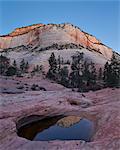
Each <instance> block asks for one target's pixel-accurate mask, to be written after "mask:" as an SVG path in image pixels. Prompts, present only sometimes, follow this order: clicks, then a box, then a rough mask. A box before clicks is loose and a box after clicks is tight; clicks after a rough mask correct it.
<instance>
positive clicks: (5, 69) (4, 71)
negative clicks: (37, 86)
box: [0, 55, 45, 77]
mask: <svg viewBox="0 0 120 150" xmlns="http://www.w3.org/2000/svg"><path fill="white" fill-rule="evenodd" d="M29 68H30V66H29V63H28V61H25V60H24V59H22V60H21V61H20V63H19V65H18V64H17V63H16V60H14V61H13V63H11V61H10V59H9V58H7V57H5V56H3V55H1V56H0V75H4V76H14V75H16V76H19V77H22V75H24V74H27V73H31V75H32V76H34V75H35V74H36V73H42V74H45V73H44V69H43V66H42V65H40V66H39V65H36V66H34V68H33V70H32V71H31V72H29Z"/></svg>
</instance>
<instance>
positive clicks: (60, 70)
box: [46, 52, 120, 91]
mask: <svg viewBox="0 0 120 150" xmlns="http://www.w3.org/2000/svg"><path fill="white" fill-rule="evenodd" d="M48 61H49V66H50V68H49V70H48V72H47V75H46V77H47V78H49V79H51V80H54V81H56V82H58V83H60V84H62V85H64V86H66V87H70V88H77V89H78V91H87V90H90V89H93V90H94V89H99V88H100V86H102V87H103V86H104V87H116V86H119V85H120V63H119V61H118V60H117V59H116V57H115V55H114V54H113V56H112V58H111V61H110V62H106V64H105V66H104V68H103V69H102V68H99V71H98V73H97V71H96V67H95V64H94V63H93V62H90V63H88V62H87V61H85V60H84V54H83V53H80V52H77V53H76V54H75V55H73V56H72V62H71V64H70V63H69V64H70V69H68V67H67V66H63V65H62V63H61V62H62V60H61V57H60V56H58V59H56V57H55V54H54V53H51V56H50V58H49V60H48ZM69 70H71V71H69Z"/></svg>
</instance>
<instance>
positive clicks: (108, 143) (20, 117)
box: [0, 78, 120, 150]
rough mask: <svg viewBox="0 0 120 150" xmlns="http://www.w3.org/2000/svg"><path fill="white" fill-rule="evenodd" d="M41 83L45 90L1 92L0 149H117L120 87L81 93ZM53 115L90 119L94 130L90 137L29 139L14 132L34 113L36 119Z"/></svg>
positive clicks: (119, 127)
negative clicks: (81, 138) (45, 139)
mask: <svg viewBox="0 0 120 150" xmlns="http://www.w3.org/2000/svg"><path fill="white" fill-rule="evenodd" d="M4 80H5V81H4ZM20 80H21V82H20V83H22V84H24V83H26V82H28V83H29V84H30V81H28V80H30V79H28V80H26V79H21V78H20V79H19V81H20ZM3 81H4V83H5V84H9V85H11V87H13V84H12V82H13V83H14V82H18V79H7V80H6V79H3ZM31 82H32V81H31ZM41 82H42V83H41ZM45 82H46V81H45ZM39 84H43V81H40V80H39ZM44 85H45V87H46V89H48V90H47V91H34V92H33V91H24V92H23V93H21V94H17V93H16V94H15V93H14V94H3V93H2V94H1V97H0V150H27V149H29V150H43V149H44V150H56V149H58V150H78V149H81V150H87V149H88V150H110V149H111V150H119V147H120V126H119V125H120V119H119V118H120V99H119V97H120V89H109V88H107V89H102V90H99V91H96V92H92V91H90V92H88V93H84V97H83V95H82V94H80V93H77V92H72V91H70V90H68V89H66V88H61V86H59V85H58V84H55V85H54V83H52V85H51V88H50V87H49V83H47V84H44ZM52 87H53V88H52ZM54 87H56V88H57V89H58V90H55V89H54ZM52 89H53V91H51V90H52ZM71 101H75V102H76V104H77V105H71ZM85 106H86V107H85ZM57 115H66V116H76V118H78V119H80V118H87V119H89V120H91V121H93V122H94V124H95V133H94V135H93V137H92V141H91V142H85V141H81V140H71V141H60V140H55V141H49V142H48V141H30V140H27V139H25V138H21V137H19V136H18V135H17V129H18V128H19V127H21V126H22V125H24V124H26V123H28V122H27V121H29V122H32V121H35V117H36V118H37V119H38V118H39V119H40V118H41V117H42V118H45V117H48V116H49V117H52V116H57ZM30 116H33V117H30ZM77 116H78V117H77ZM27 118H29V119H27ZM67 119H68V120H69V118H67ZM70 120H71V118H70ZM68 122H71V121H68ZM72 122H73V121H72Z"/></svg>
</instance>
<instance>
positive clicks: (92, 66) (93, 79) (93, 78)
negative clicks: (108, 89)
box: [90, 62, 97, 84]
mask: <svg viewBox="0 0 120 150" xmlns="http://www.w3.org/2000/svg"><path fill="white" fill-rule="evenodd" d="M96 77H97V73H96V68H95V64H94V63H93V62H91V64H90V83H91V84H95V83H96Z"/></svg>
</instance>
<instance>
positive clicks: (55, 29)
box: [0, 24, 112, 59]
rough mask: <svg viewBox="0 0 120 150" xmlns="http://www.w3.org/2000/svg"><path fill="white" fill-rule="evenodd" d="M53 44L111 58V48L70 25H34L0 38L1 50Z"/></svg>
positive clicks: (18, 29)
mask: <svg viewBox="0 0 120 150" xmlns="http://www.w3.org/2000/svg"><path fill="white" fill-rule="evenodd" d="M54 43H57V44H66V43H74V44H77V45H79V44H80V45H81V46H83V47H84V48H87V49H89V50H93V51H96V52H98V53H101V54H102V55H103V56H104V57H105V58H107V59H110V58H111V56H112V49H111V48H109V47H107V46H105V45H104V44H103V43H102V42H101V41H99V40H98V39H96V37H94V36H92V35H90V34H88V33H86V32H84V31H82V30H81V29H79V28H78V27H76V26H73V25H72V24H47V25H44V24H36V25H33V26H28V27H22V28H17V29H16V30H15V31H13V32H12V33H10V34H8V35H4V36H0V49H1V50H3V49H8V48H13V47H18V46H28V47H29V48H30V47H31V46H32V47H36V46H37V47H47V46H50V45H52V44H54Z"/></svg>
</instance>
